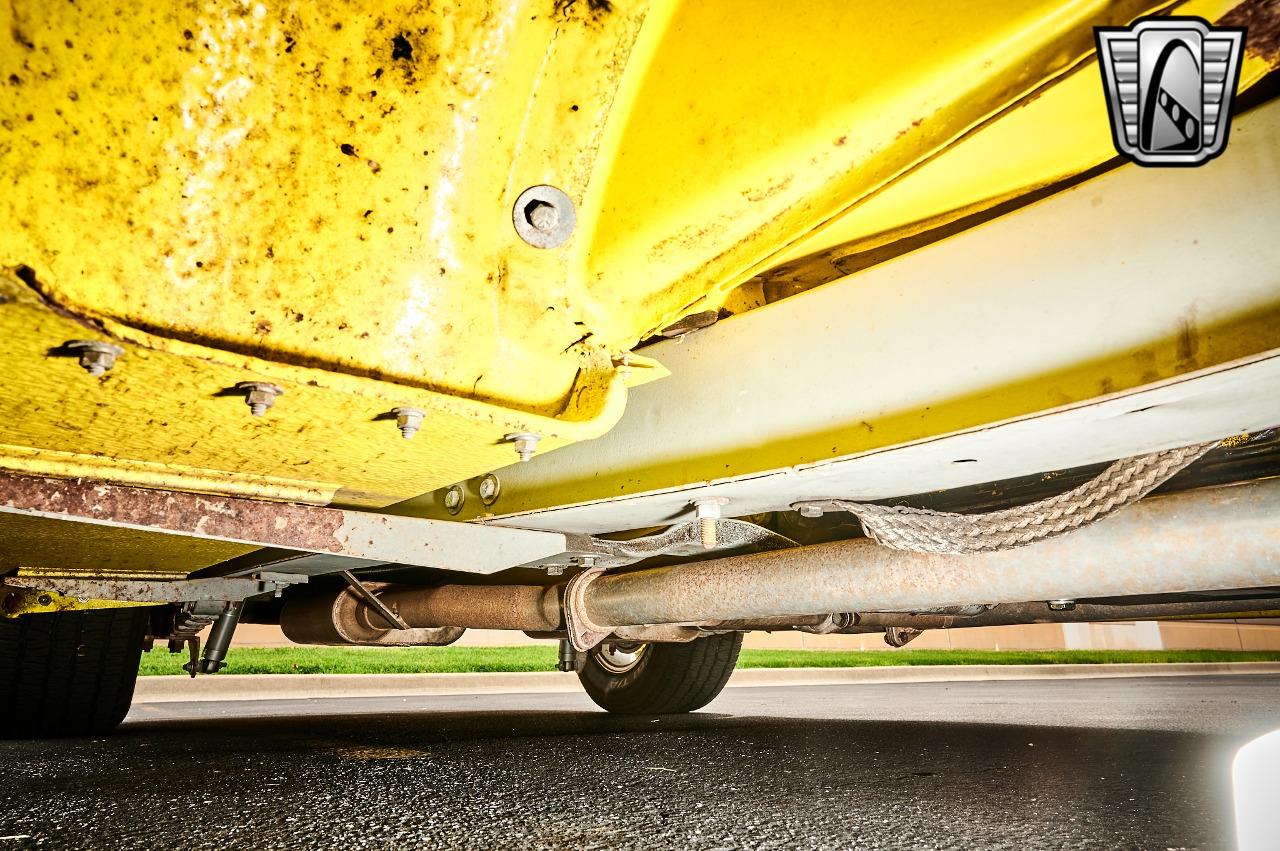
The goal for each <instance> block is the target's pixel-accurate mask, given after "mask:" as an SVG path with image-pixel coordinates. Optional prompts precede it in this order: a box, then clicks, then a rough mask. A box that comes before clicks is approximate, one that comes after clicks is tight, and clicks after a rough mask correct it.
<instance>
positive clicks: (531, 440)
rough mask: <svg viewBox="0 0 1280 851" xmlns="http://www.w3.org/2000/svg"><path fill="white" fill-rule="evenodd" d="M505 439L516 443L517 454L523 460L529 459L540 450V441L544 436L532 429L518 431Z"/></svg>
mask: <svg viewBox="0 0 1280 851" xmlns="http://www.w3.org/2000/svg"><path fill="white" fill-rule="evenodd" d="M504 439H505V440H509V441H512V442H513V443H515V447H516V454H517V455H519V456H520V460H521V461H528V460H529V459H530V458H532V457H533V453H534V452H536V451H537V450H538V443H539V441H541V440H542V437H541V436H539V435H536V434H534V433H533V432H531V431H516V432H512V433H511V434H508V435H507V436H506V437H505V438H504Z"/></svg>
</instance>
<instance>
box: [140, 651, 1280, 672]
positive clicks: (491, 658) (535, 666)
mask: <svg viewBox="0 0 1280 851" xmlns="http://www.w3.org/2000/svg"><path fill="white" fill-rule="evenodd" d="M185 661H186V654H170V653H168V652H166V651H165V650H164V649H163V648H161V647H157V648H156V649H155V650H153V651H152V652H150V653H144V654H143V656H142V665H141V667H140V669H139V672H140V673H141V674H142V675H143V676H155V675H160V674H182V673H183V671H182V663H183V662H185ZM227 661H228V663H229V664H228V665H227V668H226V673H228V674H418V673H486V672H493V671H551V670H554V669H555V662H556V649H555V645H553V644H547V645H545V646H524V647H245V648H233V649H232V650H231V653H230V654H229V656H228V658H227ZM1276 661H1280V651H1259V652H1243V653H1242V652H1236V651H1227V650H851V651H845V650H744V651H742V656H741V658H739V660H738V667H739V668H868V667H880V666H891V665H1058V664H1087V665H1105V664H1109V663H1116V662H1276Z"/></svg>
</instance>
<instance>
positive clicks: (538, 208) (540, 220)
mask: <svg viewBox="0 0 1280 851" xmlns="http://www.w3.org/2000/svg"><path fill="white" fill-rule="evenodd" d="M524 215H525V218H526V219H528V220H529V224H531V225H533V226H534V227H535V228H537V229H538V230H540V231H543V232H548V231H552V230H555V227H556V225H558V224H560V211H559V210H557V209H556V208H555V207H553V206H552V205H551V204H548V203H547V202H546V201H534V202H533V203H532V204H530V205H529V206H528V207H526V208H525V212H524Z"/></svg>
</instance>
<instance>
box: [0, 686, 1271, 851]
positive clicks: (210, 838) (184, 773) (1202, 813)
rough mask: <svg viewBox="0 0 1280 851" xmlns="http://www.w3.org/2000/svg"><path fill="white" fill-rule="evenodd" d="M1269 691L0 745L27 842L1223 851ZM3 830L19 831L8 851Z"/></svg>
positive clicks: (1154, 692)
mask: <svg viewBox="0 0 1280 851" xmlns="http://www.w3.org/2000/svg"><path fill="white" fill-rule="evenodd" d="M1277 727H1280V676H1258V675H1255V676H1240V677H1194V678H1161V679H1150V680H1140V679H1126V680H1074V681H1024V682H992V683H913V684H874V685H856V686H825V687H811V688H787V689H781V688H741V689H729V690H728V691H726V692H725V694H724V695H722V696H721V697H720V698H719V699H718V700H717V701H716V702H714V703H713V704H711V706H710V707H708V709H706V710H703V711H702V712H699V713H697V714H694V715H691V716H680V717H664V718H649V717H647V718H631V719H628V718H614V717H610V716H606V715H604V714H603V713H600V712H598V711H596V710H594V708H593V707H592V705H591V704H590V703H589V702H588V701H587V699H586V698H585V697H582V696H579V695H564V694H547V695H484V696H460V697H431V698H411V699H407V700H406V699H401V698H380V699H350V700H323V701H271V702H246V703H205V704H198V703H178V704H174V703H170V704H150V705H141V706H135V707H134V711H133V712H132V713H131V715H130V716H129V719H128V721H127V722H126V724H125V726H124V727H123V728H122V730H121V732H120V733H119V734H118V735H116V736H113V737H110V738H106V739H97V740H80V741H72V742H66V743H63V744H52V743H49V742H43V743H17V742H0V837H5V838H3V839H0V851H6V849H11V848H12V849H18V848H37V847H39V848H58V849H63V848H130V849H135V848H136V849H172V848H183V849H224V848H237V849H245V848H273V849H275V848H280V849H283V848H290V849H292V848H377V849H405V848H486V849H487V848H547V849H569V848H573V849H605V848H682V849H683V848H692V849H730V848H904V849H905V848H911V849H933V848H937V849H944V848H945V849H950V848H955V849H961V848H964V849H969V848H1008V849H1024V848H1073V849H1074V848H1100V849H1101V848H1106V849H1110V848H1159V849H1164V848H1173V849H1182V848H1206V849H1209V848H1229V847H1232V845H1233V843H1234V837H1233V827H1232V814H1231V799H1230V763H1231V757H1232V754H1233V752H1234V750H1235V748H1237V747H1238V746H1239V745H1240V744H1242V743H1243V742H1245V741H1247V740H1249V739H1250V738H1253V737H1254V736H1256V735H1259V734H1261V733H1263V732H1266V731H1269V730H1271V729H1274V728H1277ZM14 837H17V838H14Z"/></svg>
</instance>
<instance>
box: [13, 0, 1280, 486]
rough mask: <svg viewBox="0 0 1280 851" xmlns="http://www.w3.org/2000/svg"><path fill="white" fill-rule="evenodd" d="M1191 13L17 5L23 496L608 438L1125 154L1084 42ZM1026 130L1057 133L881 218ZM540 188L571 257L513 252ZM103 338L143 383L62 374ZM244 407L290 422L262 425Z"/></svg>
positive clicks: (276, 482) (482, 455)
mask: <svg viewBox="0 0 1280 851" xmlns="http://www.w3.org/2000/svg"><path fill="white" fill-rule="evenodd" d="M1183 5H1185V6H1186V8H1187V9H1188V10H1191V11H1202V13H1204V14H1206V15H1209V16H1210V17H1214V16H1216V13H1217V12H1219V11H1222V10H1225V9H1226V8H1227V4H1222V3H1218V4H1214V3H1211V2H1208V0H1196V2H1195V3H1192V4H1183ZM1169 8H1178V9H1182V6H1176V7H1170V6H1169V5H1168V4H1159V3H1156V2H1154V0H1117V2H1102V0H1036V2H1028V3H1009V2H1002V0H978V2H974V3H968V4H962V5H958V4H939V3H936V2H924V0H912V2H906V3H898V4H872V3H848V2H842V1H841V2H835V0H833V2H824V3H813V4H806V5H805V6H804V7H803V8H802V9H800V10H797V9H795V8H793V7H790V6H788V5H787V4H777V3H768V2H763V0H753V1H752V2H747V3H732V4H729V3H707V2H678V1H677V0H655V2H652V3H643V2H638V0H637V2H630V1H629V0H625V1H624V0H619V1H618V2H603V0H576V2H575V0H489V1H488V2H479V3H466V4H443V5H438V6H437V5H427V4H424V3H418V2H399V0H388V2H380V3H377V4H374V5H373V7H372V8H370V7H368V6H367V4H356V3H352V2H349V0H319V2H314V3H307V4H283V5H277V4H268V3H264V2H256V0H208V2H194V0H185V2H178V3H171V2H161V0H135V2H130V3H123V2H119V0H84V2H80V3H76V4H51V3H47V2H42V0H14V2H12V3H9V4H7V5H5V6H4V7H3V8H0V47H2V49H0V128H2V129H3V131H4V132H3V135H0V184H2V185H4V186H5V187H6V189H5V191H4V192H3V193H2V194H0V270H2V271H3V272H4V274H3V275H0V298H2V299H3V300H4V302H5V303H4V304H0V331H2V332H3V333H4V335H5V339H6V347H5V350H4V351H3V352H2V353H0V380H3V382H4V389H3V391H2V392H0V469H9V470H19V471H37V472H41V473H44V474H51V475H63V476H72V475H74V476H83V475H87V476H94V477H100V478H105V479H110V480H114V481H123V482H129V483H133V484H141V485H146V486H151V487H160V488H180V489H185V490H198V491H213V492H222V493H232V494H237V495H247V496H257V497H264V498H271V499H286V500H295V501H308V502H327V501H335V502H337V503H341V504H351V505H386V504H388V503H391V502H394V501H396V500H399V499H403V498H406V497H409V496H412V495H414V494H419V493H423V492H428V491H431V490H433V489H434V488H437V487H440V486H442V485H447V484H450V483H453V482H457V481H461V480H465V479H469V478H472V477H475V476H478V475H481V474H483V473H484V472H486V471H488V470H491V469H495V468H499V467H502V466H505V465H506V464H508V463H511V462H512V461H514V460H515V454H514V452H513V449H512V446H511V443H510V442H509V441H508V440H506V436H507V435H509V434H511V433H514V432H533V433H536V434H538V435H540V436H541V438H542V443H541V445H540V446H539V450H540V451H546V450H551V449H554V448H555V447H557V446H561V445H564V444H567V443H571V442H574V441H579V440H584V439H589V438H592V437H595V436H598V435H600V434H602V433H604V432H605V431H607V430H608V429H609V428H610V427H611V426H612V425H613V424H614V423H615V422H616V421H617V419H618V417H619V416H620V414H621V412H622V408H623V406H624V404H625V397H626V385H628V384H635V383H639V382H643V381H646V380H651V379H653V378H656V377H659V376H660V375H661V374H662V370H661V367H660V366H658V365H656V364H653V363H652V362H649V361H646V360H645V359H642V358H637V357H630V358H628V352H629V351H630V349H631V348H632V347H633V346H634V345H636V344H637V343H638V342H639V341H640V340H642V339H643V338H644V337H645V336H646V335H648V334H649V333H650V332H652V331H653V330H654V329H656V328H660V327H663V326H664V325H666V324H667V323H669V322H671V321H672V320H674V319H676V318H678V317H680V316H682V315H684V314H686V313H688V312H690V311H692V310H702V309H706V308H707V306H708V302H709V303H710V304H711V305H712V306H716V305H718V304H720V303H721V302H722V300H723V299H724V297H725V294H726V293H727V292H729V291H730V290H731V289H732V288H733V287H734V286H736V285H737V284H739V283H741V282H742V281H744V280H747V279H748V278H750V277H752V276H753V275H757V274H758V273H760V272H762V271H765V270H767V269H768V268H771V266H773V265H776V264H777V263H779V262H782V261H783V260H787V261H790V260H793V259H796V258H800V257H805V256H810V255H811V254H813V253H815V252H817V253H821V252H823V251H826V250H828V249H830V248H832V247H835V246H847V245H852V244H856V243H857V242H858V241H859V240H866V239H876V238H884V234H890V235H893V234H899V233H901V232H902V231H903V229H904V228H908V227H911V226H913V225H914V224H915V223H916V222H917V221H918V220H920V219H921V218H922V217H924V218H930V219H931V218H935V217H938V216H944V215H947V214H949V213H950V212H953V211H956V210H965V209H972V208H975V207H978V206H981V205H984V204H989V203H990V202H991V199H992V198H999V197H1004V196H1006V195H1009V194H1011V193H1017V192H1020V191H1022V190H1023V188H1025V187H1033V186H1041V185H1044V184H1045V183H1047V182H1049V181H1051V180H1054V179H1057V178H1058V177H1060V176H1062V174H1064V173H1065V172H1064V169H1065V170H1066V171H1071V170H1076V169H1079V168H1083V167H1087V165H1088V164H1091V163H1093V162H1095V161H1097V159H1098V157H1105V156H1106V152H1105V150H1104V149H1103V148H1101V147H1100V146H1101V145H1102V144H1103V143H1102V142H1101V141H1099V140H1105V132H1106V130H1105V127H1106V124H1105V120H1104V119H1103V117H1102V113H1101V109H1102V107H1101V103H1102V96H1101V90H1100V86H1098V87H1093V86H1089V85H1086V84H1087V77H1088V76H1089V71H1090V68H1091V67H1092V66H1091V61H1090V59H1089V57H1090V55H1091V53H1092V50H1093V34H1092V27H1093V26H1095V25H1108V24H1119V23H1125V22H1127V21H1129V20H1131V19H1133V18H1135V17H1137V16H1139V15H1142V14H1145V13H1148V12H1151V11H1153V10H1164V9H1169ZM1250 61H1251V62H1253V64H1252V65H1248V64H1246V74H1247V75H1250V76H1248V79H1250V80H1252V79H1256V77H1257V76H1258V75H1259V74H1260V73H1261V72H1262V71H1263V70H1265V69H1266V68H1269V67H1273V66H1274V64H1275V57H1270V58H1267V57H1262V58H1255V59H1251V60H1250ZM1091 88H1092V89H1093V91H1090V89H1091ZM1036 98H1038V100H1036ZM1086 99H1088V105H1087V106H1086V105H1085V101H1086ZM1021 104H1030V106H1029V107H1027V108H1026V109H1019V105H1021ZM1041 104H1043V105H1041ZM1055 104H1056V105H1059V106H1060V107H1061V108H1056V109H1055V108H1050V107H1051V106H1053V105H1055ZM1082 110H1083V111H1082ZM1090 115H1091V116H1093V118H1088V116H1090ZM1094 119H1096V124H1097V127H1096V128H1090V129H1089V130H1087V131H1086V132H1085V133H1084V134H1083V135H1073V134H1072V132H1070V131H1071V129H1072V125H1073V123H1075V122H1079V121H1084V120H1088V121H1093V120H1094ZM999 127H1003V128H1007V129H1006V130H1004V131H997V130H996V128H999ZM987 134H991V135H987ZM1033 134H1034V135H1038V136H1041V137H1043V138H1054V139H1061V140H1065V141H1062V142H1059V143H1058V144H1057V145H1056V146H1050V147H1049V148H1048V149H1047V150H1046V151H1045V152H1044V153H1043V155H1039V156H1029V157H1027V158H1025V159H1022V160H1010V161H1008V162H1004V163H1002V166H1001V168H1000V169H998V170H996V169H992V170H991V171H990V173H989V174H988V175H987V176H986V177H985V178H982V179H977V180H975V179H972V178H970V179H967V180H964V181H948V180H933V179H928V180H926V179H921V178H917V179H916V180H915V181H914V182H913V183H910V184H909V183H908V182H907V180H903V181H902V184H903V186H906V187H907V189H908V190H910V191H905V190H903V191H900V192H899V194H898V195H897V196H896V200H895V196H892V195H890V194H889V193H888V192H887V191H886V192H884V193H883V194H882V195H881V196H879V197H880V198H881V200H879V201H877V196H875V193H876V192H877V191H880V190H884V189H885V188H886V187H890V186H891V185H892V184H893V183H894V181H896V180H899V179H900V178H902V177H903V176H904V175H911V174H913V173H914V174H925V175H926V176H927V175H928V174H930V172H927V171H926V169H942V171H941V172H939V171H934V172H932V174H935V175H936V174H938V173H941V174H942V175H943V176H945V175H947V174H952V175H954V174H956V173H963V174H966V175H971V174H972V173H973V172H974V171H975V169H974V163H975V162H979V163H980V162H983V161H985V160H986V159H988V158H989V157H991V156H992V153H991V152H993V151H995V152H999V151H1001V150H1004V148H1006V147H1008V146H1009V145H1013V144H1018V143H1021V142H1022V141H1024V140H1025V139H1026V138H1027V137H1028V136H1030V135H1033ZM979 139H983V140H992V139H994V140H995V141H994V142H991V141H984V142H981V143H979ZM966 146H967V147H966ZM948 157H953V159H950V160H948ZM946 162H949V163H950V165H946V166H944V165H943V164H944V163H946ZM1064 163H1065V164H1066V165H1064ZM935 164H936V165H935ZM544 184H545V185H551V186H555V187H558V188H560V189H562V190H563V191H564V192H565V193H567V196H568V198H569V199H570V200H571V202H572V203H573V205H574V207H575V208H576V217H577V226H576V229H575V230H574V231H573V232H572V234H571V235H570V237H569V239H568V241H567V242H565V243H564V244H563V245H562V246H559V247H556V248H536V247H534V246H532V245H530V244H528V243H526V242H525V241H523V240H522V238H521V237H520V235H519V234H518V233H517V232H516V229H515V228H514V227H513V226H512V217H513V205H515V203H516V199H517V198H518V197H520V195H521V193H522V192H523V191H525V190H526V189H527V188H529V187H533V186H538V185H544ZM867 199H871V200H870V201H868V200H867ZM863 203H865V204H866V207H865V212H862V213H859V212H858V211H859V205H860V204H863ZM517 214H518V211H517ZM758 300H759V299H758V298H756V297H755V296H754V295H750V296H740V297H739V298H738V300H737V301H735V302H733V303H734V304H735V305H737V304H739V303H741V304H742V305H743V306H749V305H750V304H752V303H757V302H758ZM85 338H88V339H102V340H110V341H112V342H114V343H117V344H119V345H121V346H122V347H123V349H124V355H123V356H122V358H121V360H120V362H119V364H118V365H117V366H116V367H115V368H113V369H112V370H110V371H109V372H107V373H105V374H104V375H102V376H99V377H92V376H89V375H87V374H86V373H85V372H83V371H81V370H80V369H79V367H77V366H76V363H75V360H74V358H66V357H58V356H57V355H59V354H60V353H63V347H64V344H65V343H66V342H67V341H69V340H72V339H85ZM245 381H264V382H270V383H273V384H276V385H279V386H280V387H282V388H283V389H284V391H285V392H284V396H283V397H281V400H280V401H279V402H278V403H277V404H276V405H275V406H274V407H273V408H272V409H271V410H270V411H269V412H268V414H267V416H265V417H262V418H250V417H249V416H247V412H246V410H245V407H244V405H243V400H242V399H239V398H237V397H236V396H235V394H234V392H232V389H231V388H234V387H235V386H236V385H237V384H239V383H241V382H245ZM401 406H410V407H415V408H419V409H421V410H422V411H423V412H424V418H425V420H424V423H423V425H422V428H421V430H420V431H419V433H418V434H417V436H416V437H415V438H414V439H413V440H412V441H405V440H401V439H400V438H399V435H398V433H397V431H396V426H395V423H394V422H393V421H392V420H393V417H392V415H391V412H392V411H393V410H394V409H395V408H396V407H401Z"/></svg>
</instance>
